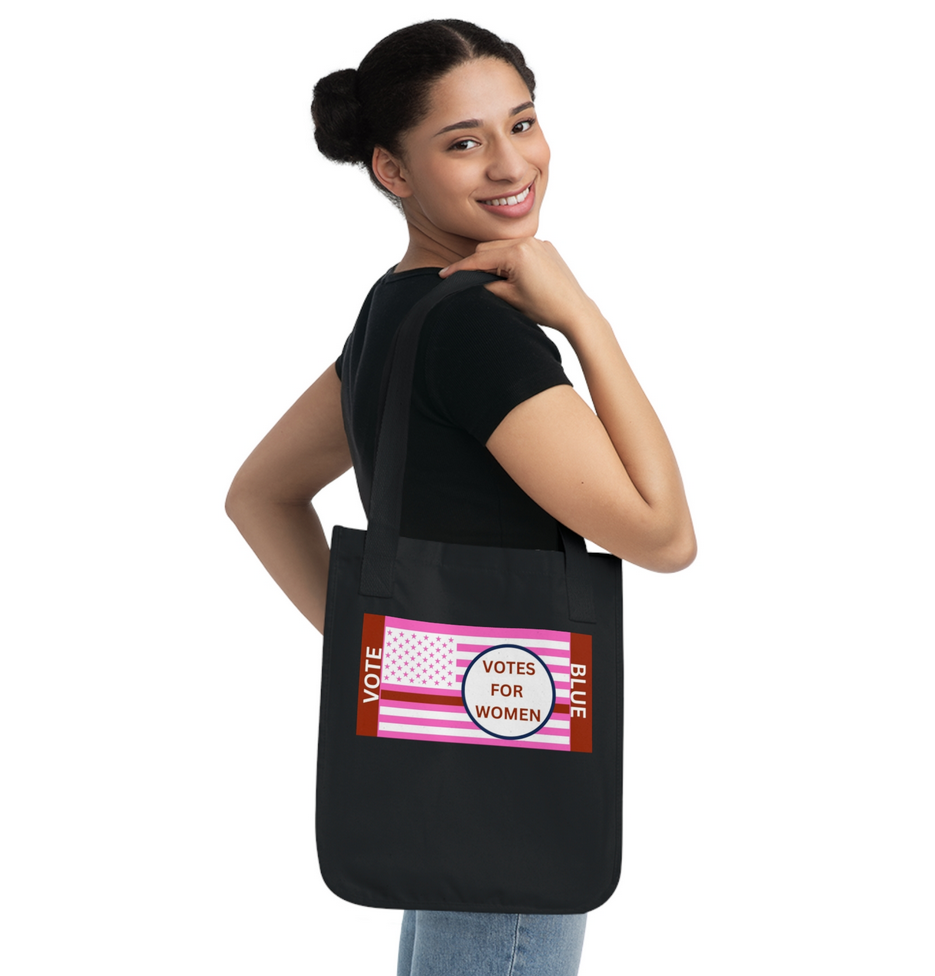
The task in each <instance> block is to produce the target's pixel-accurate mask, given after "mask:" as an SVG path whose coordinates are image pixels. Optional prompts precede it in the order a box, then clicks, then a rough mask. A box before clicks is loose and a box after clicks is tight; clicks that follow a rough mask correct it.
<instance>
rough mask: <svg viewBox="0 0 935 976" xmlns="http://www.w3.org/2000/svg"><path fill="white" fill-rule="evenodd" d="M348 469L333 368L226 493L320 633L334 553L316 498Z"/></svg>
mask: <svg viewBox="0 0 935 976" xmlns="http://www.w3.org/2000/svg"><path fill="white" fill-rule="evenodd" d="M350 466H351V454H350V450H349V449H348V446H347V437H346V436H345V433H344V423H343V421H342V419H341V381H340V380H339V379H338V375H337V373H336V372H335V369H334V366H333V365H332V366H329V367H328V369H326V370H325V371H324V373H322V375H321V376H319V378H318V379H317V380H316V381H315V382H314V383H313V384H312V385H311V386H310V387H309V388H308V389H307V390H306V391H305V393H303V394H302V396H301V397H299V399H298V400H297V401H296V402H295V403H294V404H293V405H292V406H291V407H290V408H289V410H288V411H287V412H286V414H285V416H283V418H282V419H281V420H280V421H279V422H278V423H277V424H276V426H275V427H273V429H272V430H271V431H270V432H269V433H268V434H267V435H266V437H264V438H263V440H262V441H260V443H259V444H258V445H257V447H256V449H255V450H254V451H253V453H252V454H251V455H250V457H248V458H247V460H246V461H244V463H243V466H242V467H241V469H240V470H239V471H238V472H237V474H236V476H235V477H234V481H233V484H232V485H231V487H230V491H229V492H228V494H227V503H226V509H227V514H228V515H229V516H230V517H231V519H232V520H233V522H234V524H235V525H236V526H237V528H238V529H239V530H240V532H241V534H242V535H243V537H244V538H245V539H246V540H247V542H248V543H249V544H250V547H251V548H252V549H253V551H254V552H255V553H256V554H257V556H258V557H259V559H260V562H261V563H263V565H264V566H265V567H266V569H267V570H268V572H269V574H270V576H272V577H273V579H274V580H275V581H276V582H277V583H278V584H279V585H280V586H281V587H282V589H283V591H284V592H285V594H286V596H288V597H289V599H290V600H292V602H293V603H294V604H295V605H296V606H297V607H298V608H299V610H301V611H302V613H303V614H305V616H306V617H307V618H308V619H309V620H310V621H311V622H312V624H314V626H315V627H317V628H318V630H319V631H322V630H323V629H324V621H325V597H326V591H327V586H328V560H329V556H330V550H329V548H328V541H327V539H326V538H325V534H324V531H323V530H322V527H321V522H320V521H319V520H318V515H317V514H316V513H315V509H314V508H313V507H312V504H311V501H312V499H313V498H314V497H315V495H316V494H318V492H319V491H321V489H322V488H324V487H325V485H327V484H329V482H332V481H334V479H335V478H337V477H338V476H339V475H342V474H343V473H344V472H345V471H347V470H348V468H350Z"/></svg>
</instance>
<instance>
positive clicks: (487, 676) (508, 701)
mask: <svg viewBox="0 0 935 976" xmlns="http://www.w3.org/2000/svg"><path fill="white" fill-rule="evenodd" d="M461 697H462V699H463V701H464V707H465V709H466V710H467V713H468V715H470V716H471V720H472V721H473V722H474V724H475V725H476V726H477V727H478V728H480V729H483V730H484V732H487V733H489V734H490V735H494V736H496V737H497V738H498V739H525V738H526V737H527V736H530V735H533V734H535V733H536V732H538V731H539V729H541V728H542V727H543V726H544V725H545V724H546V722H548V720H549V719H550V718H551V716H552V710H553V709H554V708H555V682H554V681H553V680H552V675H551V673H550V672H549V669H548V668H547V667H546V664H545V662H544V661H543V660H542V658H541V657H539V655H538V654H535V653H534V652H533V651H530V650H529V649H528V648H526V647H520V646H519V645H518V644H497V645H496V646H495V647H488V648H487V650H485V651H481V652H480V654H478V655H477V657H475V658H474V660H473V661H471V663H470V664H469V665H468V666H467V668H466V670H465V672H464V678H463V679H462V681H461Z"/></svg>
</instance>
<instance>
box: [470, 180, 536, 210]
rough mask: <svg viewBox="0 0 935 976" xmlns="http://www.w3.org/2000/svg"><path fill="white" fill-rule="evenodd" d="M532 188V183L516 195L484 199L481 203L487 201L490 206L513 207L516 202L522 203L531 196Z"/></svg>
mask: <svg viewBox="0 0 935 976" xmlns="http://www.w3.org/2000/svg"><path fill="white" fill-rule="evenodd" d="M531 189H532V184H531V183H530V184H529V186H527V187H526V189H525V190H523V192H522V193H517V194H516V196H515V197H497V198H496V199H495V200H482V201H481V203H486V204H487V206H488V207H512V206H513V204H514V203H522V202H523V201H524V200H525V199H526V197H528V196H529V191H530V190H531Z"/></svg>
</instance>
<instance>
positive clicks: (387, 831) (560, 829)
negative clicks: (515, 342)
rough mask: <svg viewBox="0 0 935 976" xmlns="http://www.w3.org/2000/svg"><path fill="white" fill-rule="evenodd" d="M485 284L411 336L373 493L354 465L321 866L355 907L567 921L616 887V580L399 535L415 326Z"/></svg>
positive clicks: (388, 400) (600, 569)
mask: <svg viewBox="0 0 935 976" xmlns="http://www.w3.org/2000/svg"><path fill="white" fill-rule="evenodd" d="M491 280H496V279H495V278H494V276H493V275H488V274H485V273H482V272H460V273H458V274H455V275H453V276H452V277H451V278H449V279H447V280H446V281H445V282H443V283H442V284H440V285H438V286H437V287H436V288H434V289H433V290H432V291H431V292H430V293H429V294H428V295H427V296H426V297H425V298H423V299H422V300H421V301H420V302H418V303H417V304H416V305H415V306H414V308H413V309H412V311H411V312H410V314H409V315H408V316H407V318H406V320H405V321H404V322H403V324H402V326H401V327H400V329H399V331H398V332H397V335H396V339H395V342H394V349H393V352H392V354H391V357H390V359H389V362H388V365H387V374H386V375H387V376H388V381H387V380H386V379H385V381H384V389H385V397H384V407H383V411H382V419H381V422H380V429H379V430H380V432H379V437H378V441H377V452H376V463H375V467H374V476H373V484H372V485H369V484H365V483H364V482H363V481H362V477H361V468H360V466H359V465H358V464H356V463H355V468H356V470H357V474H358V482H359V486H360V489H361V497H362V498H363V499H364V504H365V507H366V508H367V509H368V529H367V531H366V532H363V531H360V530H355V529H347V528H343V527H341V526H336V527H335V529H334V533H333V536H332V545H331V564H330V570H329V577H328V596H327V606H326V611H325V629H324V656H323V662H322V690H321V715H320V726H319V742H318V784H317V799H316V834H317V844H318V858H319V863H320V866H321V873H322V877H323V878H324V880H325V883H326V884H327V885H328V887H329V888H330V889H331V890H332V891H333V892H334V893H335V894H337V895H338V896H340V897H341V898H343V899H346V900H347V901H350V902H354V903H355V904H358V905H367V906H371V907H377V908H394V909H421V910H441V911H444V910H449V911H477V912H523V913H527V912H529V913H544V914H553V913H568V914H572V913H579V912H586V911H590V910H592V909H594V908H596V907H597V906H598V905H600V904H602V903H603V902H604V901H606V900H607V899H608V898H609V897H610V895H611V894H612V893H613V891H614V888H615V887H616V885H617V881H618V879H619V876H620V860H621V801H622V787H623V779H622V777H623V638H622V613H623V609H622V586H621V565H620V560H619V559H617V558H616V557H614V556H611V555H608V554H604V553H588V552H587V550H586V548H585V545H584V541H583V540H582V539H581V537H580V536H578V535H575V534H574V533H572V532H571V531H570V530H568V529H567V528H565V527H564V526H562V527H561V535H562V541H563V545H564V552H552V551H544V550H532V549H503V548H496V547H491V546H472V545H463V544H453V543H445V542H434V541H425V540H419V539H409V538H400V535H399V525H400V512H401V504H402V485H403V470H404V466H405V458H406V443H407V439H408V428H409V408H410V401H411V391H412V376H413V370H414V364H415V353H416V347H417V343H418V337H419V332H420V330H421V326H422V322H423V320H424V318H425V316H426V314H427V312H428V311H429V309H430V308H431V307H432V306H433V305H434V304H436V303H437V302H438V301H441V300H442V299H443V298H445V297H446V296H448V295H452V294H454V293H455V292H457V291H460V290H462V289H464V288H468V287H472V286H478V285H480V284H483V283H484V282H486V281H491ZM347 386H348V384H347V383H346V382H345V383H344V384H342V387H343V389H342V398H343V408H344V419H345V428H346V429H347V430H348V437H349V440H350V439H351V435H350V429H351V425H350V421H349V417H350V410H351V405H350V402H349V398H348V396H347V395H346V390H347ZM351 450H352V454H353V455H354V456H355V457H356V456H357V455H356V454H355V447H354V444H353V441H352V440H351Z"/></svg>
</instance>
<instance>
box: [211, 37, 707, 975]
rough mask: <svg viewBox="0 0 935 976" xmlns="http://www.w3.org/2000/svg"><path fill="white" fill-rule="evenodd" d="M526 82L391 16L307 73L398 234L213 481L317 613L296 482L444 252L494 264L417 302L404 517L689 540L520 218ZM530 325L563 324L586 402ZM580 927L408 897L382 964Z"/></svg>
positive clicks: (309, 514)
mask: <svg viewBox="0 0 935 976" xmlns="http://www.w3.org/2000/svg"><path fill="white" fill-rule="evenodd" d="M534 89H535V78H534V76H533V74H532V72H531V71H530V69H529V68H528V66H527V65H526V63H525V60H524V59H523V56H522V54H521V53H520V51H519V50H518V49H517V48H516V47H515V46H513V45H512V44H507V43H504V42H503V41H501V40H500V39H499V38H498V37H496V36H495V35H493V34H491V33H489V32H488V31H484V30H482V29H480V28H478V27H476V26H474V25H472V24H468V23H465V22H463V21H454V20H446V21H429V22H427V23H424V24H417V25H414V26H413V27H409V28H405V29H403V30H401V31H397V32H396V33H394V34H391V35H390V36H389V37H387V38H385V39H384V40H383V41H381V42H380V43H379V44H378V45H377V46H376V47H375V48H374V49H373V50H372V51H371V52H370V53H369V54H368V55H367V56H366V57H365V58H364V60H363V61H362V62H361V65H360V67H359V68H358V69H357V70H356V71H354V70H347V71H339V72H335V73H334V74H332V75H329V76H327V77H326V78H323V79H322V80H321V81H320V82H319V83H318V85H317V86H316V89H315V97H314V101H313V105H312V113H313V117H314V120H315V125H316V129H315V135H316V140H317V142H318V146H319V148H320V149H321V151H322V152H323V153H324V154H325V155H326V156H328V157H329V158H331V159H334V160H337V161H341V162H352V163H357V164H360V165H362V166H366V167H367V168H368V171H369V174H370V177H371V179H372V180H373V182H374V183H375V184H376V186H377V187H378V188H379V189H380V190H381V191H382V192H383V193H385V194H386V195H388V196H389V197H390V198H391V199H392V200H393V201H394V202H395V203H396V204H397V205H398V206H399V207H400V209H401V210H402V213H403V215H404V217H405V219H406V223H407V227H408V233H409V243H408V248H407V250H406V252H405V254H404V255H403V258H402V260H401V261H400V262H399V263H398V264H397V265H395V267H394V268H392V269H391V270H390V271H389V272H387V274H386V275H384V276H383V278H381V279H380V281H378V282H377V284H376V285H374V287H373V289H372V290H371V292H370V294H369V295H368V297H367V300H366V302H365V304H364V307H363V309H362V311H361V315H360V317H359V319H358V322H357V325H356V327H355V329H354V332H353V333H352V334H351V337H350V338H349V339H348V341H347V343H346V345H345V347H344V352H343V353H342V355H341V357H340V358H339V360H338V361H337V362H336V363H335V364H334V366H332V367H329V368H328V369H327V370H325V372H324V373H323V374H322V375H321V376H320V377H319V378H318V380H316V381H315V383H313V384H312V386H311V387H310V388H309V389H308V390H307V391H306V392H305V393H304V394H303V395H302V397H300V399H299V400H298V401H297V402H296V404H295V405H294V406H293V407H292V408H291V409H290V410H289V411H288V412H287V413H286V415H285V416H284V417H283V418H282V419H281V420H280V421H279V423H278V424H276V426H275V427H274V428H273V429H272V430H271V431H270V433H269V434H268V435H267V436H266V437H265V438H264V440H263V441H262V442H261V443H260V445H259V446H258V447H257V448H256V450H255V451H254V452H253V453H252V454H251V455H250V457H249V458H248V459H247V461H246V462H245V463H244V465H243V467H242V468H241V469H240V471H239V472H238V473H237V476H236V477H235V479H234V482H233V485H232V486H231V490H230V494H229V496H228V501H227V510H228V512H229V514H230V516H231V518H232V519H233V520H234V522H235V523H236V525H237V527H238V528H239V529H240V531H241V532H242V533H243V535H244V537H245V538H246V539H247V541H248V543H249V544H250V545H251V547H252V548H253V549H254V551H255V552H256V554H257V555H258V556H259V558H260V559H261V560H262V562H263V564H264V565H265V566H266V568H267V569H268V570H269V572H270V573H271V575H272V576H273V578H274V579H275V580H276V582H277V583H278V584H279V585H280V586H281V587H282V589H283V590H284V591H285V593H286V594H287V595H288V596H289V598H290V599H291V600H292V601H293V602H294V603H295V605H296V606H297V607H298V608H299V610H301V611H302V613H304V614H305V616H306V617H307V618H308V619H309V620H310V621H311V623H312V624H313V625H314V626H315V627H317V628H318V629H319V630H323V628H324V614H325V592H326V584H327V576H328V559H329V550H328V544H327V541H326V537H325V533H324V531H323V529H322V526H321V524H320V522H319V520H318V516H317V515H316V513H315V509H314V507H313V506H312V504H311V501H312V500H313V499H314V497H315V495H316V494H317V493H318V491H320V490H321V488H323V487H324V486H325V485H327V484H328V483H329V482H331V481H333V480H334V479H335V478H337V477H338V476H339V475H341V474H343V473H344V472H345V471H346V470H347V469H348V468H349V467H350V466H351V451H350V448H349V445H348V440H347V436H346V434H345V429H344V425H343V422H342V414H341V384H342V379H343V380H344V381H345V382H348V383H350V384H352V385H351V387H350V389H351V390H352V394H351V395H352V397H353V402H354V417H355V426H354V429H353V430H352V437H353V440H354V442H355V447H356V449H357V452H358V463H359V465H360V466H361V467H362V468H363V469H365V470H366V469H367V468H368V466H369V465H371V464H372V455H373V445H374V440H375V430H374V427H375V422H376V419H375V418H376V415H377V410H378V405H377V397H378V391H379V388H380V376H381V375H382V370H383V366H384V363H385V359H386V355H387V352H388V350H389V347H390V341H391V339H392V335H393V332H394V329H395V327H396V326H398V324H399V321H400V320H401V317H402V316H403V315H405V313H406V311H408V309H409V308H410V307H411V306H412V305H413V304H414V303H415V302H416V301H418V299H419V298H421V297H422V296H423V295H424V294H426V293H427V292H428V291H429V290H430V289H431V288H432V287H434V286H435V285H437V284H438V281H439V278H440V277H441V278H446V277H448V276H450V275H452V274H455V273H456V272H458V271H461V270H481V271H489V272H494V273H496V274H497V275H499V276H500V277H501V278H502V279H503V280H501V281H497V282H494V283H491V284H489V285H487V286H486V287H485V288H472V289H469V290H467V291H465V292H462V293H461V294H460V295H459V296H457V298H456V299H450V300H448V301H447V302H446V303H444V304H443V305H441V306H438V307H437V308H436V310H435V311H434V312H432V313H430V315H429V317H428V319H427V320H426V324H425V327H424V329H423V334H422V337H421V339H420V346H419V359H418V360H417V364H416V375H415V378H414V382H413V416H412V420H411V428H410V446H409V455H408V457H407V462H406V480H405V490H404V502H403V513H402V535H405V536H409V537H414V538H427V539H439V540H442V541H449V542H469V543H473V544H481V545H483V544H488V545H502V546H512V547H526V548H541V549H558V548H560V543H559V541H558V531H557V524H558V522H559V521H560V522H563V523H564V524H566V525H567V526H569V527H570V528H572V529H573V530H575V531H576V532H578V533H579V534H581V535H582V536H584V537H585V538H588V539H591V540H593V541H594V542H595V543H597V544H598V545H600V546H602V547H603V548H605V549H607V550H609V551H610V552H612V553H614V554H616V555H617V556H620V557H621V558H623V559H626V560H628V561H630V562H632V563H636V564H637V565H639V566H643V567H646V568H648V569H653V570H657V571H660V572H673V571H676V570H679V569H682V568H684V567H685V566H687V565H688V564H689V563H690V562H691V561H692V559H693V558H694V555H695V538H694V533H693V529H692V523H691V517H690V515H689V511H688V505H687V503H686V500H685V494H684V491H683V488H682V483H681V478H680V476H679V471H678V467H677V465H676V461H675V458H674V456H673V453H672V450H671V448H670V446H669V443H668V440H667V438H666V435H665V432H664V431H663V429H662V426H661V424H660V423H659V420H658V419H657V417H656V415H655V413H654V411H653V409H652V407H651V406H650V404H649V402H648V400H647V399H646V397H645V395H644V394H643V392H642V390H641V389H640V386H639V384H638V383H637V381H636V378H635V377H634V375H633V373H632V372H631V370H630V367H629V365H628V364H627V361H626V359H625V357H624V355H623V353H622V351H621V349H620V347H619V345H618V344H617V341H616V339H615V337H614V333H613V331H612V329H611V327H610V325H609V324H608V323H607V321H606V320H605V319H604V318H603V316H602V315H601V313H600V311H599V310H598V309H597V307H596V305H595V304H594V302H593V301H592V300H591V299H590V298H589V297H588V296H587V295H586V294H585V293H584V292H583V291H582V289H581V287H580V285H579V284H578V282H577V281H576V280H575V278H574V276H573V275H572V273H571V271H570V270H569V269H568V267H567V266H566V265H565V263H564V262H563V261H562V259H561V257H560V256H559V254H558V252H557V251H556V250H555V248H553V247H552V246H551V245H550V244H548V243H545V242H542V241H539V240H537V239H536V237H535V234H536V231H537V229H538V221H539V210H540V207H541V205H542V201H543V197H544V195H545V191H546V187H547V184H548V172H549V147H548V144H547V143H546V141H545V136H544V135H543V132H542V129H541V127H540V125H539V121H538V118H537V115H536V110H535V106H534V103H533V97H534ZM589 192H592V193H594V192H599V187H590V188H589ZM535 323H539V324H540V325H543V326H547V327H549V328H552V329H556V330H558V331H559V332H561V333H562V334H563V335H564V336H565V337H566V338H567V339H568V341H569V342H570V344H571V346H572V348H573V349H574V351H575V353H576V354H577V356H578V359H579V361H580V363H581V367H582V370H583V372H584V376H585V379H586V381H587V384H588V389H589V391H590V394H591V397H592V400H593V403H594V408H595V410H596V415H595V413H594V412H592V411H591V409H590V408H589V407H588V406H587V405H586V404H585V402H584V401H583V400H582V399H581V398H580V397H579V396H578V394H577V393H576V392H575V391H574V390H573V389H572V387H571V385H570V383H569V381H568V379H567V377H566V376H565V374H564V371H563V369H562V367H561V361H560V357H559V353H558V350H557V349H556V347H555V345H554V344H553V343H552V342H551V340H549V339H548V338H547V336H546V335H545V333H544V332H543V331H542V329H541V328H539V326H538V325H536V324H535ZM360 418H364V419H363V420H361V419H360ZM367 473H368V474H372V471H367ZM583 934H584V916H555V915H551V916H529V915H524V916H509V915H497V914H489V915H487V914H476V913H459V912H407V913H406V914H405V916H404V921H403V933H402V939H401V943H400V961H399V972H400V973H404V974H406V976H409V974H415V973H419V974H420V976H425V974H428V973H436V972H437V973H439V974H441V973H444V974H446V976H454V974H458V973H465V974H473V973H498V974H499V973H501V972H502V973H504V974H505V973H517V972H520V971H524V972H527V973H530V974H532V973H548V974H551V976H563V974H566V973H568V974H571V973H574V972H576V971H577V967H578V958H579V955H580V950H581V942H582V939H583ZM455 960H456V961H455Z"/></svg>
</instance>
